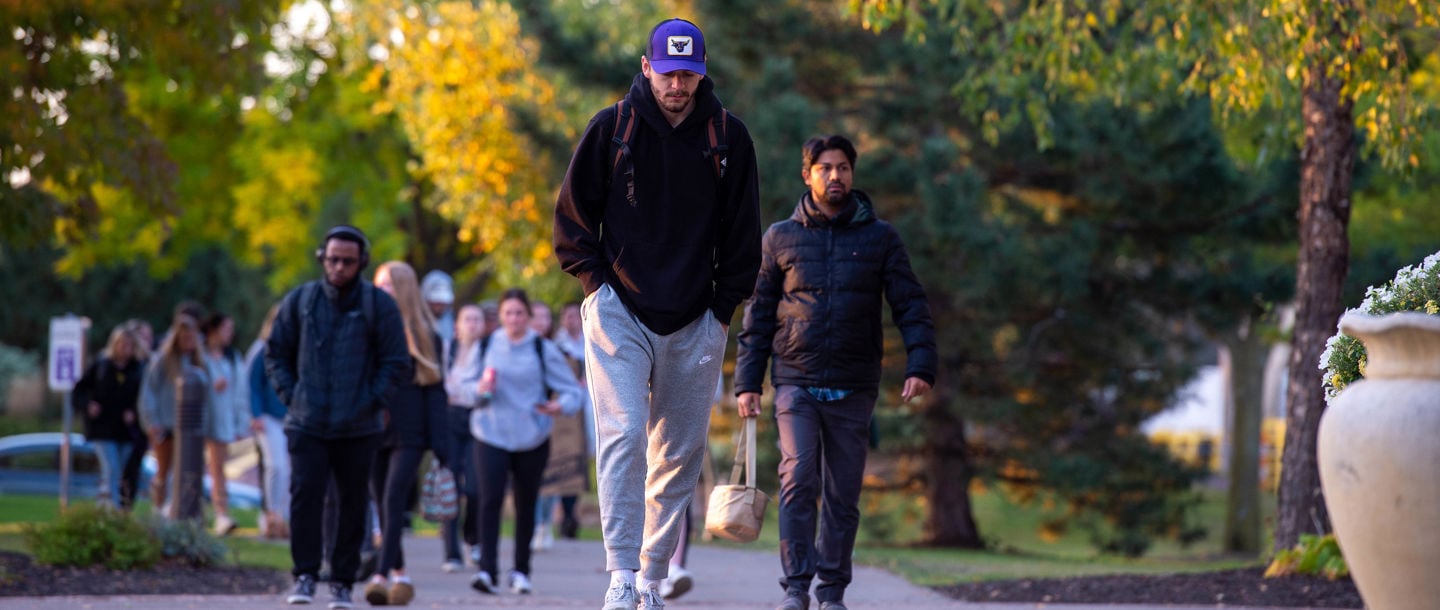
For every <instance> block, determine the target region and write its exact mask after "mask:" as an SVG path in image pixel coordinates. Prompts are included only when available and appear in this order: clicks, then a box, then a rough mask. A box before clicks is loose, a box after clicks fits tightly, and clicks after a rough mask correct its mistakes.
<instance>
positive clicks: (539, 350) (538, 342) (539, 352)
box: [535, 335, 550, 400]
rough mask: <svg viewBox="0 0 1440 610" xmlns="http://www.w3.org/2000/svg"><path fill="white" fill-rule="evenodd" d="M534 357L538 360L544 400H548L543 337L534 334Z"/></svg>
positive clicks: (548, 386) (548, 389)
mask: <svg viewBox="0 0 1440 610" xmlns="http://www.w3.org/2000/svg"><path fill="white" fill-rule="evenodd" d="M535 359H537V360H539V361H540V387H542V388H545V400H550V384H549V383H546V382H545V337H541V336H540V335H535Z"/></svg>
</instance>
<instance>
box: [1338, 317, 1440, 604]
mask: <svg viewBox="0 0 1440 610" xmlns="http://www.w3.org/2000/svg"><path fill="white" fill-rule="evenodd" d="M1340 330H1341V331H1342V332H1344V333H1345V334H1347V335H1350V336H1352V337H1355V338H1357V339H1360V341H1362V342H1363V343H1364V344H1365V351H1366V353H1367V354H1368V364H1367V366H1366V368H1365V378H1364V379H1362V380H1360V381H1358V382H1356V383H1354V384H1351V385H1350V386H1348V387H1346V388H1345V390H1344V391H1342V392H1341V393H1340V395H1339V396H1336V397H1335V399H1334V400H1332V401H1331V403H1330V406H1329V408H1328V409H1326V411H1325V414H1324V416H1323V417H1322V418H1321V420H1320V433H1319V439H1318V443H1319V445H1318V451H1317V453H1318V456H1317V457H1318V459H1319V466H1320V483H1321V487H1322V488H1323V489H1324V491H1325V505H1326V507H1327V508H1328V509H1329V511H1330V518H1331V522H1332V525H1333V526H1334V528H1335V537H1336V539H1337V540H1338V541H1339V543H1340V549H1341V551H1343V552H1344V554H1345V561H1346V563H1348V564H1349V567H1350V573H1351V575H1352V576H1353V577H1354V579H1355V586H1356V588H1358V589H1359V590H1360V596H1361V597H1362V598H1364V600H1365V604H1366V606H1367V607H1368V608H1370V610H1434V609H1435V608H1440V316H1434V315H1428V314H1423V313H1395V314H1389V315H1383V316H1372V315H1367V314H1361V313H1349V314H1346V315H1345V317H1344V318H1342V319H1341V320H1340Z"/></svg>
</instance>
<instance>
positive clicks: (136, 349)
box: [105, 323, 145, 362]
mask: <svg viewBox="0 0 1440 610" xmlns="http://www.w3.org/2000/svg"><path fill="white" fill-rule="evenodd" d="M122 340H128V341H129V342H130V359H131V360H134V361H136V362H144V361H145V359H144V358H143V356H144V355H145V354H144V351H143V348H141V347H140V339H139V338H138V337H136V336H135V334H134V333H132V332H130V329H129V327H128V326H127V325H125V324H124V323H121V324H117V325H115V328H114V329H112V330H111V331H110V339H109V340H107V341H105V357H106V358H109V359H111V360H114V359H115V344H117V343H119V342H120V341H122Z"/></svg>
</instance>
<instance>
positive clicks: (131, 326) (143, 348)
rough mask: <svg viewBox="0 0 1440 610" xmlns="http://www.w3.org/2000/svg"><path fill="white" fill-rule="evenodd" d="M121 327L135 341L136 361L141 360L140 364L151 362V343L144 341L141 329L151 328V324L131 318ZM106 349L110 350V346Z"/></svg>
mask: <svg viewBox="0 0 1440 610" xmlns="http://www.w3.org/2000/svg"><path fill="white" fill-rule="evenodd" d="M120 326H121V327H123V328H124V329H125V332H127V333H130V338H131V339H134V340H135V359H136V360H139V361H140V362H149V361H150V349H151V346H150V342H148V341H144V340H142V339H141V337H140V327H142V326H149V324H148V323H147V322H145V321H144V320H140V319H138V318H131V319H129V320H126V321H125V322H124V323H122V324H121V325H120ZM105 349H107V350H108V349H110V346H109V345H106V346H105Z"/></svg>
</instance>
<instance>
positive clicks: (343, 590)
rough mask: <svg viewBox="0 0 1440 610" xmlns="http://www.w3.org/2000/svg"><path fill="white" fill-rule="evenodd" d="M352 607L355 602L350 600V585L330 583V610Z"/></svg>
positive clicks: (344, 609) (343, 609)
mask: <svg viewBox="0 0 1440 610" xmlns="http://www.w3.org/2000/svg"><path fill="white" fill-rule="evenodd" d="M354 607H355V604H354V603H353V602H351V601H350V585H342V584H337V583H333V582H332V583H330V610H346V609H348V608H354Z"/></svg>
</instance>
